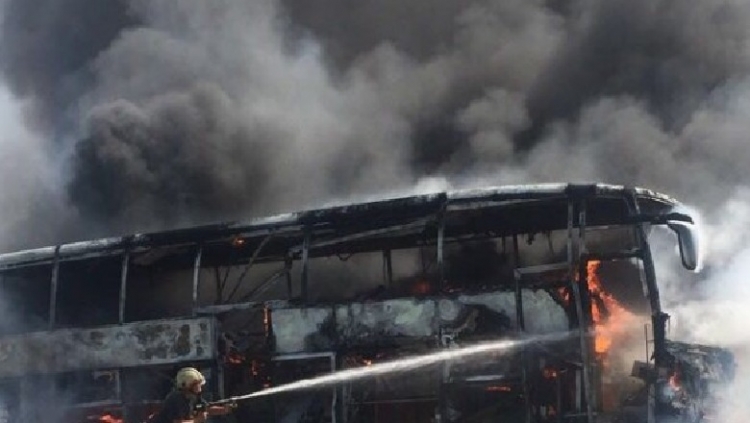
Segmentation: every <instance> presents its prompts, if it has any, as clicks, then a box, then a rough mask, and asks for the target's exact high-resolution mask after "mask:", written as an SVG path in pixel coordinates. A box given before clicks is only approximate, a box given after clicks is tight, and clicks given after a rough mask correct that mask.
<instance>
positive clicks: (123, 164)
mask: <svg viewBox="0 0 750 423" xmlns="http://www.w3.org/2000/svg"><path fill="white" fill-rule="evenodd" d="M0 5H2V16H3V22H2V27H0V34H1V37H0V70H1V71H2V82H3V85H2V87H3V90H2V91H0V119H2V123H3V128H4V131H3V132H2V134H0V157H2V159H3V160H2V162H0V163H2V166H0V174H1V175H2V176H3V177H4V178H3V181H5V183H4V188H3V191H2V193H3V195H2V196H0V217H2V219H0V235H1V237H0V238H1V239H0V246H1V247H2V248H3V249H4V250H8V249H12V248H20V247H28V246H36V245H41V244H52V243H54V242H59V241H62V240H70V239H81V238H86V237H93V236H101V235H115V234H120V233H126V232H132V231H142V230H155V229H165V228H169V227H175V226H183V225H190V224H195V223H201V222H207V221H217V220H226V219H236V218H246V217H249V216H253V215H260V214H266V213H273V212H278V211H286V210H293V209H297V208H301V207H308V206H314V205H320V204H324V203H328V202H331V201H336V200H346V199H361V198H365V197H368V196H372V195H384V194H388V193H393V192H413V191H415V190H422V189H425V190H430V189H437V188H443V187H446V186H453V187H463V186H474V185H478V184H490V183H491V184H497V183H524V182H542V181H560V180H565V181H604V182H610V183H624V184H635V185H641V186H647V187H651V188H654V189H658V190H661V191H664V192H667V193H669V194H672V195H675V196H676V197H678V198H679V199H681V200H684V201H685V202H687V203H688V204H690V205H691V206H693V207H694V208H696V209H697V210H698V211H699V212H700V215H701V218H702V219H703V221H704V223H705V227H706V233H707V237H706V241H707V256H706V263H707V269H706V271H705V272H704V274H703V275H700V276H698V277H692V278H687V277H686V276H685V274H684V273H678V272H676V271H675V269H674V267H675V262H676V260H675V259H674V243H673V240H672V239H669V242H666V241H665V242H663V243H659V244H658V245H657V247H658V248H657V252H658V253H659V254H658V255H657V256H658V257H661V258H660V261H659V276H660V277H661V283H662V285H663V286H662V289H663V290H664V293H665V295H664V300H665V302H666V304H667V306H668V308H669V309H670V310H671V311H672V312H673V314H674V315H675V320H676V322H677V324H676V326H675V329H674V331H675V332H674V335H676V336H679V337H681V338H684V339H693V340H699V341H704V342H719V343H722V344H726V345H729V344H732V345H734V346H736V347H738V348H740V349H742V348H744V346H747V345H750V338H748V337H747V335H744V334H743V332H742V328H732V327H730V326H727V325H725V326H722V327H717V326H716V325H713V324H711V323H710V322H712V321H714V322H715V321H723V320H726V319H724V318H723V317H722V316H724V314H723V313H725V312H727V313H732V314H730V315H733V316H738V317H741V316H744V314H746V313H747V312H746V311H745V310H746V309H750V308H749V307H746V301H745V300H744V299H743V298H745V294H747V292H746V291H747V288H746V285H747V284H746V283H744V278H745V275H746V274H747V272H745V269H744V267H743V265H742V263H743V262H744V261H743V260H742V258H743V257H745V254H746V253H747V251H750V248H748V247H749V246H750V244H749V243H748V237H749V235H750V231H748V229H747V228H748V223H750V188H749V186H750V176H748V173H747V171H746V163H748V162H750V147H749V146H748V145H747V140H746V134H747V133H748V130H750V123H749V121H748V119H747V116H748V115H749V113H750V72H749V70H750V25H748V23H750V20H749V19H748V18H749V17H750V15H749V14H748V13H749V12H750V4H748V2H747V1H746V0H718V1H714V2H680V1H675V0H657V1H647V0H635V1H621V0H615V1H602V0H567V1H565V0H564V1H543V0H505V1H495V0H470V1H464V2H454V1H448V0H433V1H422V0H419V1H417V0H414V1H409V2H401V1H396V0H380V1H374V0H362V1H359V2H357V3H356V4H351V3H349V2H344V1H340V0H319V1H318V2H315V3H313V2H310V1H304V0H259V1H252V2H246V1H240V0H217V1H211V2H205V1H199V0H185V1H181V2H172V1H166V0H151V1H145V0H131V1H124V0H123V1H109V2H94V3H91V2H85V1H83V0H54V1H51V0H34V1H28V0H3V1H0ZM662 250H663V251H662ZM687 279H690V280H687ZM685 284H689V286H690V287H694V288H695V289H694V290H686V289H685V288H684V287H685V286H686V285H685ZM688 301H690V302H688ZM707 316H708V317H712V318H713V319H708V318H707ZM738 321H739V319H738ZM748 350H750V349H748ZM748 355H749V356H750V354H748ZM748 379H750V378H745V379H744V380H748ZM732 409H733V410H735V411H736V410H740V412H742V413H745V414H744V415H745V416H746V415H750V410H744V409H743V408H742V407H733V408H732ZM735 417H736V418H737V419H739V420H737V421H742V418H740V417H737V416H732V417H731V418H735ZM729 419H730V417H728V420H726V421H735V420H729Z"/></svg>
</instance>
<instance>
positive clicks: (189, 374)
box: [175, 367, 206, 388]
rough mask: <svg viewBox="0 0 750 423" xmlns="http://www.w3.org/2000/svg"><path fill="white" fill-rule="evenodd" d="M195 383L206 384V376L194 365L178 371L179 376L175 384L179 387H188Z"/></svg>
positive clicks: (176, 377)
mask: <svg viewBox="0 0 750 423" xmlns="http://www.w3.org/2000/svg"><path fill="white" fill-rule="evenodd" d="M195 383H200V384H201V385H205V384H206V378H205V377H203V374H202V373H201V372H199V371H198V369H196V368H194V367H185V368H182V369H180V371H178V372H177V376H175V385H177V387H178V388H188V387H190V386H193V385H194V384H195Z"/></svg>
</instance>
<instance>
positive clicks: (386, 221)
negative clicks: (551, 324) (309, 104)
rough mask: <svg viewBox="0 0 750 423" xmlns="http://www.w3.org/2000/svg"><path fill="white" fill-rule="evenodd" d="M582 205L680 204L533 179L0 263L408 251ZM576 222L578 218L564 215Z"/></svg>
mask: <svg viewBox="0 0 750 423" xmlns="http://www.w3.org/2000/svg"><path fill="white" fill-rule="evenodd" d="M583 204H585V211H586V216H585V224H586V226H589V227H596V226H616V225H625V224H632V223H633V220H632V218H633V216H634V215H636V214H662V213H667V212H669V211H670V210H673V209H675V207H677V206H679V203H678V202H677V201H676V200H674V199H672V198H670V197H668V196H666V195H663V194H660V193H657V192H654V191H651V190H647V189H642V188H626V187H624V186H617V185H606V184H590V185H575V184H562V183H560V184H540V185H517V186H500V187H491V188H483V189H471V190H460V191H449V192H439V193H432V194H425V195H414V196H408V197H400V198H393V199H386V200H379V201H371V202H363V203H352V204H345V205H336V206H331V207H326V208H320V209H313V210H307V211H300V212H295V213H287V214H280V215H276V216H272V217H267V218H260V219H253V220H249V221H244V222H229V223H221V224H213V225H205V226H197V227H191V228H186V229H178V230H171V231H164V232H154V233H143V234H134V235H129V236H123V237H115V238H104V239H99V240H92V241H84V242H75V243H69V244H63V245H59V246H50V247H44V248H38V249H32V250H25V251H18V252H13V253H7V254H2V255H0V270H6V269H12V268H17V267H27V266H34V265H42V264H49V263H52V262H54V261H55V260H57V261H71V260H83V259H90V258H96V257H100V256H112V255H118V254H123V253H124V252H126V251H129V252H130V253H131V254H144V255H146V254H147V255H148V256H149V259H148V262H149V263H154V262H155V261H159V262H160V264H164V265H167V266H170V265H172V266H185V267H188V266H192V264H193V260H194V256H195V247H196V246H197V245H200V246H201V248H202V256H203V258H202V263H203V264H204V265H207V266H208V265H228V264H235V263H236V264H239V263H242V262H247V261H248V258H249V257H251V256H252V257H253V258H252V260H255V261H256V262H261V261H276V260H284V259H285V258H288V257H291V258H298V257H299V255H300V254H301V252H302V250H303V249H304V246H305V245H307V246H308V247H309V249H308V250H309V254H310V257H315V256H330V255H334V254H352V253H359V252H368V251H378V250H384V249H399V248H411V247H414V246H419V245H430V244H434V243H435V239H436V238H437V231H438V228H439V227H440V226H442V227H443V236H444V239H445V241H446V242H450V241H451V240H461V239H479V238H482V237H485V238H492V237H501V236H508V235H513V234H526V233H542V232H549V231H554V230H560V229H565V228H567V227H568V225H569V223H571V222H569V221H568V215H569V213H568V207H569V206H571V205H572V206H573V207H580V206H581V205H583ZM573 224H574V225H578V222H573Z"/></svg>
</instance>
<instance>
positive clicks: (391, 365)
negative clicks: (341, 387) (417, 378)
mask: <svg viewBox="0 0 750 423" xmlns="http://www.w3.org/2000/svg"><path fill="white" fill-rule="evenodd" d="M577 335H578V332H577V331H576V332H557V333H552V334H547V335H539V336H532V337H527V338H522V339H512V340H502V341H493V342H486V343H481V344H477V345H473V346H469V347H463V348H455V349H449V350H441V351H436V352H433V353H429V354H424V355H419V356H414V357H406V358H402V359H398V360H393V361H389V362H383V363H377V364H373V365H370V366H368V367H361V368H356V369H347V370H341V371H338V372H334V373H330V374H326V375H322V376H318V377H314V378H310V379H304V380H299V381H296V382H291V383H287V384H284V385H279V386H276V387H273V388H268V389H264V390H262V391H258V392H254V393H252V394H247V395H240V396H236V397H231V398H227V399H223V400H220V401H216V402H212V403H211V404H215V405H221V404H230V403H236V402H238V401H244V400H249V399H253V398H258V397H264V396H269V395H275V394H281V393H286V392H293V391H301V390H307V389H314V388H320V387H325V386H330V385H336V384H339V383H343V382H352V381H356V380H361V379H365V378H369V377H372V376H380V375H384V374H390V373H397V372H402V371H406V370H413V369H417V368H420V367H425V366H429V365H431V364H435V363H440V362H444V361H451V360H458V359H462V358H467V357H472V356H476V355H481V354H485V353H490V352H510V351H511V350H513V349H516V348H519V347H522V346H525V345H529V344H533V343H544V342H555V341H562V340H565V339H567V338H570V337H572V336H577Z"/></svg>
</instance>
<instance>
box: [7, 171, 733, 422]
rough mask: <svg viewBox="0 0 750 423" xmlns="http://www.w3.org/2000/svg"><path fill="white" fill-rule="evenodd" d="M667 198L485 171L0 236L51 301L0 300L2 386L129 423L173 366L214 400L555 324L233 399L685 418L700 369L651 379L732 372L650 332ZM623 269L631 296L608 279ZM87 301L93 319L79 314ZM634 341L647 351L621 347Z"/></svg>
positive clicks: (385, 411) (424, 417)
mask: <svg viewBox="0 0 750 423" xmlns="http://www.w3.org/2000/svg"><path fill="white" fill-rule="evenodd" d="M678 209H679V203H677V202H676V201H675V200H673V199H671V198H669V197H667V196H665V195H662V194H659V193H655V192H652V191H649V190H645V189H635V188H634V189H630V188H626V187H621V186H612V185H603V184H596V185H571V184H549V185H528V186H510V187H493V188H487V189H480V190H469V191H455V192H442V193H435V194H429V195H420V196H412V197H404V198H396V199H389V200H381V201H375V202H369V203H360V204H346V205H339V206H334V207H329V208H325V209H319V210H309V211H303V212H297V213H290V214H285V215H280V216H275V217H271V218H265V219H256V220H252V221H249V222H240V223H227V224H218V225H209V226H203V227H197V228H187V229H184V230H177V231H170V232H163V233H152V234H137V235H132V236H125V237H118V238H111V239H104V240H98V241H87V242H79V243H74V244H68V245H60V246H53V247H47V248H40V249H36V250H31V251H22V252H16V253H11V254H5V255H0V274H1V275H3V282H8V283H3V284H1V285H0V288H2V290H3V293H5V294H6V295H3V298H10V297H12V298H22V297H23V298H26V299H27V300H28V301H29V303H33V304H37V305H38V304H44V301H47V302H48V303H49V307H48V310H44V311H40V310H39V308H40V307H35V308H34V311H33V313H30V312H28V310H27V312H24V310H23V309H22V308H18V307H13V306H12V304H10V305H7V306H4V307H2V309H3V310H4V311H6V312H7V313H6V314H8V318H10V319H11V320H9V321H13V322H18V325H17V328H16V329H15V330H4V332H3V333H6V335H5V336H0V379H1V380H0V382H3V385H2V386H3V387H4V389H5V390H7V391H8V392H9V393H7V394H4V397H8V398H10V397H12V396H14V395H15V397H18V398H19V399H18V403H20V406H19V407H16V408H17V409H18V410H20V411H18V413H20V414H18V415H17V416H16V417H17V419H16V420H15V421H24V418H27V416H28V410H32V409H34V407H35V405H34V404H36V403H35V401H38V400H39V397H40V394H39V393H40V392H45V394H44V396H45V399H46V401H47V403H49V404H54V405H55V406H56V407H62V408H64V409H66V410H75V412H73V411H71V413H69V415H70V418H69V421H70V422H77V421H81V419H85V421H92V420H94V421H96V419H99V421H112V420H113V419H114V420H115V421H118V420H122V421H124V422H126V423H129V422H141V421H142V420H143V419H144V418H145V417H146V416H148V415H149V414H150V413H151V412H153V409H154V407H158V404H159V402H160V400H161V399H162V398H163V396H164V395H165V394H166V392H167V391H168V390H169V388H170V382H169V381H170V378H171V377H172V376H173V375H174V372H175V370H177V369H178V368H179V367H182V366H185V365H192V366H196V367H199V368H200V369H201V370H202V371H203V372H204V373H205V374H206V376H207V379H208V384H207V385H206V393H205V396H206V397H207V399H212V398H214V399H215V398H219V397H227V396H233V395H242V394H248V393H251V392H255V391H258V390H261V389H266V388H268V387H273V386H278V385H279V384H282V383H285V382H290V381H294V380H299V379H303V378H309V377H314V376H316V375H320V374H323V373H329V372H332V371H336V370H342V369H352V368H357V367H366V366H370V365H372V364H373V363H381V362H386V361H389V360H396V359H399V358H400V357H404V356H411V355H415V354H425V353H430V352H434V351H436V350H441V349H451V348H460V347H463V346H469V345H472V344H475V343H477V342H483V341H490V340H498V339H516V338H520V337H525V336H529V335H533V334H541V333H551V332H563V331H570V330H572V331H574V333H575V334H576V336H575V337H574V338H566V339H564V340H560V341H556V342H554V343H548V344H530V345H528V346H525V347H523V348H521V349H518V350H514V351H513V352H511V353H505V354H487V355H485V356H481V357H475V358H473V359H472V360H458V361H453V362H445V363H440V364H437V365H434V366H427V367H425V368H420V369H416V370H414V371H409V372H408V374H403V373H400V374H396V375H388V374H386V375H381V376H378V377H376V378H373V379H370V380H363V381H358V382H356V383H342V384H339V385H336V386H332V387H330V388H325V389H319V390H312V391H305V392H300V393H290V394H284V395H279V396H269V397H264V398H262V399H258V400H253V401H247V402H243V403H242V404H241V405H240V407H239V408H238V409H237V410H236V411H235V412H234V414H233V418H234V419H235V420H236V421H238V422H251V421H252V422H258V421H268V422H275V421H278V422H281V421H284V422H303V421H304V422H336V423H345V422H368V423H370V422H371V423H379V422H386V421H391V420H394V419H397V420H398V421H400V422H404V423H410V422H415V423H416V422H441V423H445V422H459V421H461V422H485V421H486V422H490V421H497V419H502V420H503V421H510V422H514V421H517V422H524V423H531V422H562V421H565V422H594V421H600V422H601V421H626V420H624V419H630V420H628V421H634V422H640V421H643V422H647V421H648V422H650V421H660V419H662V418H674V417H675V416H678V418H683V419H689V418H692V417H691V416H693V415H695V413H692V414H691V413H687V412H681V411H679V410H685V409H690V410H692V409H696V407H697V406H696V407H693V405H695V404H698V403H700V407H697V408H699V409H700V413H702V414H700V413H699V414H700V415H701V416H704V415H709V414H710V410H711V407H710V404H711V403H712V401H714V399H713V398H714V397H713V396H712V394H711V392H713V391H710V392H709V390H706V389H704V388H702V386H704V385H701V384H699V386H701V388H700V389H697V388H695V389H694V388H690V389H688V388H687V386H686V387H685V388H684V390H681V391H680V392H681V395H680V396H679V397H677V396H675V395H656V396H654V395H651V394H650V393H653V392H657V390H661V391H660V392H667V391H664V390H663V388H664V386H671V385H669V381H670V380H671V381H672V382H674V381H675V380H677V378H678V376H676V375H679V377H681V378H682V379H680V380H685V381H687V380H698V379H700V380H707V378H709V379H711V381H712V382H711V383H712V384H714V385H715V384H721V383H724V382H726V381H727V380H729V379H731V373H730V372H727V371H721V372H719V371H713V370H716V369H717V368H720V369H728V368H730V367H731V363H732V357H731V354H728V353H727V352H726V351H723V350H720V349H714V350H712V351H715V352H716V353H715V354H714V355H715V356H716V357H720V359H716V360H713V359H711V360H709V359H706V358H705V357H708V356H707V355H705V354H703V355H700V354H698V355H696V354H695V353H694V351H695V350H694V349H691V348H693V347H691V346H684V347H679V346H678V345H680V344H676V343H673V342H670V341H668V340H667V339H666V336H665V333H666V332H665V330H664V324H665V322H666V314H665V313H664V312H663V311H662V310H661V306H660V304H659V299H658V286H657V284H656V279H655V273H654V271H653V260H652V257H651V252H650V248H649V243H648V236H649V231H650V228H651V227H652V226H654V225H664V224H667V223H670V222H672V221H674V220H675V219H676V220H677V221H679V222H681V224H682V225H689V224H690V223H691V220H690V218H689V216H686V215H684V214H679V213H676V212H677V211H678ZM685 234H686V233H683V234H682V235H681V236H683V237H685V236H687V235H685ZM687 241H690V240H686V239H684V238H681V242H687ZM684 245H688V246H689V244H684ZM681 251H682V250H681ZM686 251H687V250H686ZM683 258H685V257H683ZM688 259H689V257H688ZM105 261H106V265H105V264H103V263H104V262H105ZM683 262H686V263H689V260H687V261H685V260H683ZM613 263H616V264H617V265H616V266H615V265H613ZM73 264H75V265H73ZM96 264H102V265H100V266H96ZM61 269H62V271H61ZM91 269H98V270H96V271H98V272H104V273H106V274H105V275H103V274H97V273H92V272H93V271H92V270H91ZM618 269H620V270H618ZM622 269H625V270H622ZM32 270H33V271H32ZM37 270H38V271H37ZM86 272H88V273H86ZM28 275H33V277H34V280H33V286H39V287H44V288H34V289H20V288H18V287H23V286H32V285H31V282H32V281H31V280H30V279H28V280H27V282H29V284H26V285H24V284H23V283H20V282H23V281H24V280H26V279H24V278H28V277H30V276H28ZM602 279H606V280H602ZM11 280H12V281H13V283H9V281H11ZM19 281H20V282H19ZM104 284H106V289H105V287H103V286H102V285H104ZM110 285H115V286H110ZM619 285H622V286H637V287H641V286H645V287H646V290H645V292H647V295H643V294H642V293H643V292H644V290H642V289H612V290H611V292H610V290H609V289H608V287H612V286H619ZM71 287H76V288H75V289H85V290H86V294H87V295H85V298H86V304H87V308H86V313H80V312H79V313H76V311H77V309H76V306H75V304H73V303H72V301H74V300H75V298H76V295H74V293H73V292H72V291H71ZM82 287H83V288H82ZM61 293H62V294H61ZM11 294H12V295H11ZM63 294H64V295H63ZM618 295H619V296H620V297H619V298H618ZM24 296H25V297H24ZM624 296H627V297H624ZM32 297H33V298H32ZM37 297H39V298H37ZM42 297H43V298H42ZM105 297H106V298H105ZM110 297H112V298H110ZM40 298H41V300H40ZM81 298H83V296H82V297H81ZM99 299H100V300H99ZM97 308H101V309H103V310H97ZM90 312H92V313H95V312H99V313H98V314H97V315H100V316H103V317H101V319H99V320H91V321H89V320H87V318H86V317H85V316H86V315H88V313H90ZM92 315H93V314H92ZM115 320H116V321H115ZM40 321H41V322H43V324H41V325H40ZM100 321H107V324H106V325H103V326H101V325H99V324H100V323H98V322H100ZM40 327H45V330H43V331H39V328H40ZM644 330H645V332H646V334H647V335H648V336H646V337H645V338H644V336H643V334H644ZM634 333H635V335H634ZM696 348H697V347H696ZM639 349H645V350H646V352H644V353H643V355H639V356H640V357H646V353H648V359H647V360H646V361H645V362H643V363H640V362H637V363H636V364H635V366H633V363H632V362H627V360H632V358H630V357H631V356H632V354H631V353H632V352H633V351H638V350H639ZM700 351H705V350H700ZM698 356H700V357H701V358H696V357H698ZM709 356H710V354H709ZM718 362H721V363H723V364H722V365H721V366H724V367H721V366H719V367H717V365H716V363H718ZM727 363H729V364H727ZM633 369H635V370H638V371H633ZM706 369H709V370H710V369H713V370H711V371H707V370H706ZM696 374H700V375H703V376H692V375H696ZM707 374H710V377H708V376H706V375H707ZM102 375H105V377H103V376H102ZM94 376H96V377H94ZM696 377H697V378H698V379H696ZM690 378H692V379H690ZM92 380H97V381H101V383H100V382H96V383H93V382H90V381H92ZM76 381H77V382H76ZM86 381H88V382H86ZM665 381H667V382H666V383H667V385H665ZM685 383H687V382H685ZM99 385H101V387H99ZM61 386H64V388H60V387H61ZM681 386H682V385H681ZM712 386H713V385H712ZM60 389H64V390H65V391H66V392H68V393H71V392H78V393H79V394H80V395H60V392H59V391H60ZM34 392H35V393H37V394H36V395H34V394H32V393H34ZM643 392H646V395H645V397H644V396H643V395H642V393H643ZM675 392H676V391H675ZM84 393H85V395H84ZM667 393H669V392H667ZM639 395H640V396H639ZM15 397H14V398H15ZM83 398H87V399H83ZM634 398H635V399H634ZM638 398H655V401H648V400H639V399H638ZM676 398H679V400H677V399H676ZM714 402H715V401H714ZM685 404H687V405H685ZM24 410H26V411H25V412H26V414H24V412H23V411H24ZM675 410H678V411H675ZM5 411H7V412H9V413H13V412H14V411H13V410H11V409H10V408H9V409H7V410H5ZM67 415H68V414H66V416H67ZM66 418H67V417H66ZM29 421H31V420H29ZM686 421H687V420H686Z"/></svg>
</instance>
